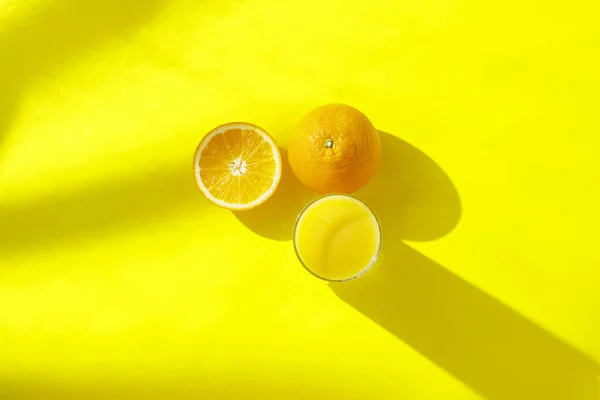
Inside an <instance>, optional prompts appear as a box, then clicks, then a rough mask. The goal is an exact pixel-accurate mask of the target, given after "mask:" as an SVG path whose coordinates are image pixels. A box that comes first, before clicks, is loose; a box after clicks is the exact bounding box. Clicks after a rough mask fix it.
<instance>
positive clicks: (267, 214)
mask: <svg viewBox="0 0 600 400" xmlns="http://www.w3.org/2000/svg"><path fill="white" fill-rule="evenodd" d="M280 150H281V158H282V163H283V170H282V175H281V182H280V184H279V188H278V189H277V191H276V192H275V193H274V194H273V196H271V198H270V199H269V200H267V201H266V202H265V203H264V204H262V205H260V206H259V207H257V208H254V209H252V210H247V211H239V212H234V215H235V216H236V218H237V219H238V220H239V221H240V222H241V223H242V224H244V225H245V226H246V227H247V228H248V229H250V230H251V231H253V232H254V233H256V234H258V235H261V236H264V237H266V238H269V239H275V240H291V239H292V231H293V229H294V223H295V222H296V217H297V216H298V214H299V213H300V211H302V208H303V207H304V206H305V205H306V204H307V203H308V202H309V201H310V200H311V199H313V198H315V197H316V195H315V194H314V193H312V192H311V191H310V190H308V189H307V188H306V187H305V186H304V185H302V184H301V183H300V181H298V179H296V177H295V176H294V174H293V173H292V170H291V168H290V165H289V163H288V158H287V150H285V149H280Z"/></svg>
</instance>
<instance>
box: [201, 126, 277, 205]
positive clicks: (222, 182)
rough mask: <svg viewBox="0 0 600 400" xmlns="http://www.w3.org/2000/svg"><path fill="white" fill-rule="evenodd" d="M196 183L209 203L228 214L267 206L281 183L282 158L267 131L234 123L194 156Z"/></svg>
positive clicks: (210, 138)
mask: <svg viewBox="0 0 600 400" xmlns="http://www.w3.org/2000/svg"><path fill="white" fill-rule="evenodd" d="M194 169H195V173H196V183H197V184H198V188H200V191H201V192H202V193H203V194H204V195H205V196H206V198H207V199H208V200H210V201H211V202H213V203H214V204H216V205H218V206H220V207H223V208H226V209H228V210H249V209H251V208H254V207H256V206H258V205H260V204H262V203H264V202H265V201H266V200H267V199H268V198H269V197H271V195H272V194H273V193H274V192H275V190H276V189H277V186H278V185H279V181H280V180H281V154H280V153H279V148H278V147H277V144H276V143H275V140H273V138H272V137H271V136H270V135H269V134H268V133H267V132H265V130H264V129H262V128H260V127H258V126H256V125H252V124H249V123H246V122H232V123H229V124H225V125H221V126H219V127H216V128H215V129H213V130H212V131H210V132H209V133H208V134H206V136H204V138H203V139H202V141H201V142H200V144H199V145H198V148H197V149H196V154H195V155H194Z"/></svg>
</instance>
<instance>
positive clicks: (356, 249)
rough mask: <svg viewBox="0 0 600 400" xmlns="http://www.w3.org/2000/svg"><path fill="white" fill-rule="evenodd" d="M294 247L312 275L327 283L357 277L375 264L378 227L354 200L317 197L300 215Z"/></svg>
mask: <svg viewBox="0 0 600 400" xmlns="http://www.w3.org/2000/svg"><path fill="white" fill-rule="evenodd" d="M294 247H295V249H296V254H297V255H298V258H299V259H300V262H301V263H302V264H303V265H304V266H305V267H306V269H308V270H309V271H310V272H311V273H313V274H314V275H316V276H317V277H319V278H322V279H325V280H329V281H345V280H349V279H353V278H356V277H358V276H360V275H361V274H363V273H364V272H365V271H367V270H368V269H369V268H370V267H371V266H372V265H373V264H374V262H375V260H376V259H377V257H378V255H379V251H380V248H381V228H380V226H379V222H378V220H377V217H376V216H375V214H374V213H373V211H371V209H370V208H369V207H368V206H367V205H366V204H364V203H363V202H362V201H360V200H358V199H357V198H355V197H352V196H347V195H343V194H332V195H327V196H323V197H320V198H318V199H316V200H314V201H313V202H311V203H310V204H309V205H307V206H306V208H305V209H304V210H303V211H302V213H300V216H299V217H298V220H297V222H296V226H295V228H294Z"/></svg>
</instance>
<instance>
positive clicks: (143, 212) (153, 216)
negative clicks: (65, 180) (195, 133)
mask: <svg viewBox="0 0 600 400" xmlns="http://www.w3.org/2000/svg"><path fill="white" fill-rule="evenodd" d="M208 204H209V203H208V202H207V201H206V200H205V199H204V197H203V196H202V195H201V194H200V192H199V191H198V188H197V187H196V184H195V181H194V177H193V174H192V172H191V168H190V166H189V164H188V163H185V164H184V163H182V164H181V165H180V166H179V167H177V168H174V169H171V170H156V171H151V172H149V173H148V174H147V175H146V176H143V177H136V178H131V179H127V180H123V181H120V182H109V183H105V184H100V185H97V186H93V187H84V188H81V189H79V191H76V192H71V193H63V194H61V195H57V196H56V197H54V198H45V199H34V200H32V201H31V202H30V203H19V204H15V205H9V206H4V207H3V208H2V209H0V254H1V255H6V254H12V253H17V254H18V253H20V252H30V251H33V249H35V248H38V247H40V246H48V245H55V244H58V243H60V242H64V243H70V241H71V240H75V239H80V238H85V237H93V236H98V235H103V234H106V233H108V232H111V231H115V230H123V229H131V228H133V227H137V226H141V225H143V224H153V223H157V222H158V221H162V220H164V219H167V218H169V217H171V216H173V215H174V214H179V213H181V212H182V211H183V210H186V209H187V208H200V207H204V206H206V205H208Z"/></svg>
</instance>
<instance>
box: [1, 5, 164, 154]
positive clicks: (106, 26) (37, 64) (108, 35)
mask: <svg viewBox="0 0 600 400" xmlns="http://www.w3.org/2000/svg"><path fill="white" fill-rule="evenodd" d="M168 1H169V0H147V1H124V0H86V1H80V0H58V1H48V2H44V3H43V4H36V5H35V7H33V10H31V12H29V13H27V15H21V13H19V12H15V16H14V18H12V19H9V20H8V22H9V23H8V24H5V25H4V26H2V27H0V60H2V61H1V62H0V88H2V89H1V91H0V145H1V144H2V142H3V141H4V140H5V139H6V135H7V134H8V130H9V129H10V125H11V123H10V121H11V119H12V115H13V113H14V112H15V110H16V108H17V106H16V104H17V103H18V102H19V99H20V98H21V96H22V93H21V92H22V91H23V89H24V88H25V87H26V86H31V85H34V84H35V83H36V82H37V81H39V80H40V79H47V78H48V77H51V76H52V75H54V74H58V73H60V72H62V71H63V70H64V69H66V68H68V67H69V65H70V64H71V63H73V60H76V59H77V58H81V56H82V54H85V53H86V52H89V51H91V50H92V49H95V48H99V47H101V46H103V45H106V44H108V43H111V42H114V41H115V40H126V39H127V38H128V34H129V33H131V32H133V31H135V30H136V29H138V28H139V27H140V26H141V25H143V24H144V23H146V22H148V21H150V20H151V19H153V18H154V17H155V16H156V15H157V14H158V13H159V11H160V9H161V8H162V7H164V5H165V4H166V3H167V2H168Z"/></svg>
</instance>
